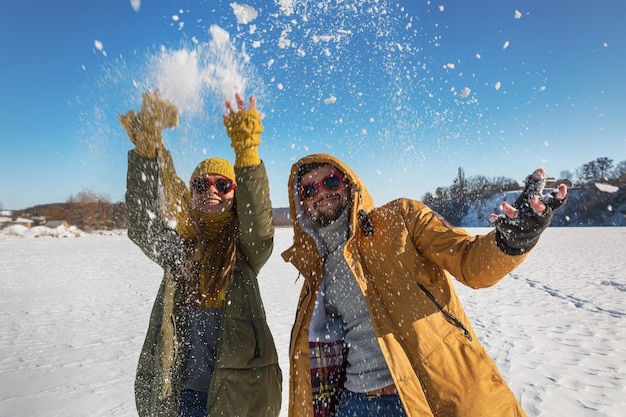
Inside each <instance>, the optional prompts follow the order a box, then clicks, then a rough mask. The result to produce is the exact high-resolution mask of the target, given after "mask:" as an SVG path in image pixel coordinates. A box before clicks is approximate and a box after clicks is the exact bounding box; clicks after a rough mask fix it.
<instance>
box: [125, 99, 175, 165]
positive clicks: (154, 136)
mask: <svg viewBox="0 0 626 417" xmlns="http://www.w3.org/2000/svg"><path fill="white" fill-rule="evenodd" d="M120 122H121V123H122V126H124V129H125V130H126V133H127V134H128V137H129V138H130V140H131V142H133V144H134V145H135V153H136V154H137V155H139V156H143V157H145V158H156V155H157V150H158V149H160V148H162V147H163V138H162V136H161V131H162V130H163V129H168V128H170V127H174V126H176V125H177V124H178V109H177V108H176V106H174V105H173V104H172V103H170V102H169V101H166V100H163V99H160V98H158V97H157V96H156V94H154V93H149V92H148V93H145V94H144V95H143V102H142V104H141V109H140V110H139V113H138V114H135V112H134V111H132V110H130V111H128V113H126V114H123V115H121V116H120Z"/></svg>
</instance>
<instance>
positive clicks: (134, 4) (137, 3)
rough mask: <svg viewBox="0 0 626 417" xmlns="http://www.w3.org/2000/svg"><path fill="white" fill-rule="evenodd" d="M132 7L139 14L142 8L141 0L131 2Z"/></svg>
mask: <svg viewBox="0 0 626 417" xmlns="http://www.w3.org/2000/svg"><path fill="white" fill-rule="evenodd" d="M130 7H132V8H133V10H134V11H136V12H138V11H139V8H140V7H141V0H130Z"/></svg>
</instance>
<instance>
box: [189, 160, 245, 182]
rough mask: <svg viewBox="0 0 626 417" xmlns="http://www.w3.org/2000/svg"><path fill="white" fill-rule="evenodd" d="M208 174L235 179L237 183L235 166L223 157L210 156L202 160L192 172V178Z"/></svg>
mask: <svg viewBox="0 0 626 417" xmlns="http://www.w3.org/2000/svg"><path fill="white" fill-rule="evenodd" d="M208 174H217V175H221V176H223V177H226V178H228V179H231V180H233V182H234V183H235V184H237V182H236V181H235V168H233V165H232V164H231V163H230V162H228V161H227V160H225V159H223V158H208V159H205V160H204V161H202V162H200V163H199V164H198V166H197V167H196V169H194V170H193V173H192V174H191V179H194V178H196V177H201V176H203V175H208Z"/></svg>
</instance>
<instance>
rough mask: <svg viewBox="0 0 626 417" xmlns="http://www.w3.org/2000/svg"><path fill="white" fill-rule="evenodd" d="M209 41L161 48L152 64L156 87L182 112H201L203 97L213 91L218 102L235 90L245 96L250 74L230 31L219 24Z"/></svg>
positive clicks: (230, 95) (228, 98) (231, 95)
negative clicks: (191, 46)
mask: <svg viewBox="0 0 626 417" xmlns="http://www.w3.org/2000/svg"><path fill="white" fill-rule="evenodd" d="M209 32H210V34H211V37H212V39H211V40H210V41H209V42H208V44H197V45H195V46H194V48H193V49H179V50H170V49H167V48H165V47H163V48H162V49H161V54H160V56H158V57H156V58H155V62H154V64H153V66H154V69H153V73H154V75H153V76H152V78H153V79H154V83H155V86H156V87H157V88H158V89H159V91H160V94H161V96H162V97H164V98H166V99H168V100H170V101H171V102H172V103H174V104H175V105H176V106H177V107H178V108H179V109H180V110H181V112H188V113H189V114H190V115H195V114H198V113H200V112H202V110H203V107H204V99H203V97H205V96H207V95H208V94H213V95H214V96H217V97H216V101H217V102H220V103H221V102H223V101H224V100H232V99H233V98H234V95H235V93H241V94H243V95H245V90H246V86H247V83H248V77H247V75H246V74H245V69H244V66H243V64H242V62H241V59H240V58H241V56H242V55H243V53H242V52H239V53H238V51H237V48H236V46H235V45H234V43H233V42H232V41H231V39H230V35H229V33H228V32H227V31H226V30H224V29H222V28H221V27H219V26H217V25H212V26H211V27H210V29H209Z"/></svg>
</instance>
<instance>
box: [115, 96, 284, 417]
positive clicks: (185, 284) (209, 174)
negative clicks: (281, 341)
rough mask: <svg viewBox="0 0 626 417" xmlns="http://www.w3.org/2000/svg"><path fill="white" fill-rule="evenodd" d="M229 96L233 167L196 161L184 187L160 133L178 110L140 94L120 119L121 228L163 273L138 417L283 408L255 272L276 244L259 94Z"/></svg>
mask: <svg viewBox="0 0 626 417" xmlns="http://www.w3.org/2000/svg"><path fill="white" fill-rule="evenodd" d="M236 100H237V109H236V110H235V109H234V108H233V106H232V105H231V104H230V103H229V102H226V106H227V108H228V114H227V115H224V125H225V126H226V130H227V133H228V135H229V136H230V138H231V146H232V147H233V148H234V150H235V166H234V167H233V166H232V165H231V164H230V163H229V162H228V161H226V160H225V159H221V158H209V159H206V160H204V161H202V162H201V163H200V164H198V166H197V167H196V168H195V170H194V171H193V174H192V176H191V178H190V181H189V188H187V185H186V184H185V183H184V182H183V181H182V180H181V179H180V178H179V177H178V176H177V175H176V172H175V170H174V165H173V162H172V157H171V154H170V153H169V151H168V150H167V149H166V148H165V146H164V145H163V141H162V138H161V130H162V129H166V128H169V127H173V126H175V125H176V124H177V123H178V120H177V109H176V108H175V107H174V106H173V105H172V104H171V103H169V102H167V101H165V100H162V99H159V98H158V97H157V96H156V95H155V94H152V93H146V94H145V95H144V97H143V103H142V108H141V110H140V111H139V112H138V113H137V114H135V113H134V112H133V111H132V110H131V111H129V112H128V113H127V114H126V115H123V116H121V118H120V119H121V123H122V125H123V126H124V128H125V129H126V131H127V133H128V136H129V137H130V139H131V141H132V142H133V144H134V145H135V149H134V150H132V151H130V152H129V155H128V176H127V191H126V211H127V219H128V236H129V238H130V239H131V240H132V241H133V242H134V243H135V244H137V246H139V248H141V250H142V251H143V252H144V253H145V254H146V255H147V256H148V257H149V258H150V259H152V260H153V261H155V262H156V263H158V264H159V265H160V266H161V267H162V268H163V270H164V277H163V281H162V283H161V286H160V288H159V291H158V294H157V298H156V300H155V303H154V307H153V309H152V314H151V317H150V324H149V327H148V332H147V336H146V339H145V342H144V345H143V349H142V352H141V356H140V358H139V365H138V368H137V376H136V380H135V399H136V404H137V410H138V412H139V415H140V416H178V417H191V416H193V417H195V416H208V415H212V416H214V415H224V416H251V417H252V416H263V417H265V416H278V414H279V411H280V403H281V386H282V375H281V370H280V368H279V366H278V357H277V353H276V347H275V345H274V340H273V338H272V334H271V333H270V330H269V327H268V325H267V322H266V318H265V312H264V309H263V304H262V301H261V296H260V293H259V287H258V282H257V275H258V273H259V271H260V269H261V267H262V266H263V265H264V264H265V262H266V261H267V260H268V258H269V256H270V254H271V252H272V249H273V236H274V229H273V226H272V206H271V202H270V200H269V183H268V178H267V174H266V171H265V166H264V164H263V163H262V162H261V160H260V158H259V154H258V146H259V145H260V143H261V141H260V135H261V132H262V131H263V127H262V125H261V121H260V117H259V114H258V112H257V110H256V101H255V98H254V97H253V96H252V97H251V98H250V108H249V110H246V108H245V106H244V102H243V99H242V98H241V96H240V95H237V96H236Z"/></svg>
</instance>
